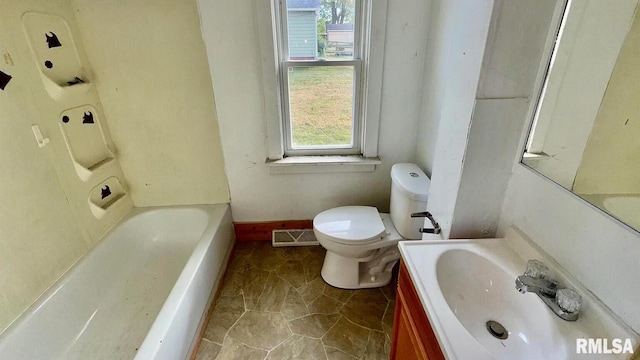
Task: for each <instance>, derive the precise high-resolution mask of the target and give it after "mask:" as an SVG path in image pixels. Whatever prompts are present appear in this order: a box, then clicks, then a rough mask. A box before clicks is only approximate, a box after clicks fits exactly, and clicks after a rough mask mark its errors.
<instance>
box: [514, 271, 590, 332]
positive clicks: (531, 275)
mask: <svg viewBox="0 0 640 360" xmlns="http://www.w3.org/2000/svg"><path fill="white" fill-rule="evenodd" d="M548 274H549V268H548V267H547V266H546V265H545V264H544V263H542V262H541V261H539V260H529V261H527V269H526V270H525V272H524V274H523V275H520V276H518V277H517V278H516V289H518V291H520V292H521V293H522V294H524V293H527V292H532V293H534V294H536V295H538V297H539V298H540V299H542V301H543V302H544V303H545V304H546V305H547V306H548V307H549V308H550V309H551V311H553V313H554V314H556V315H557V316H558V317H560V318H561V319H564V320H567V321H576V320H578V314H579V313H580V306H581V305H582V298H581V297H580V295H578V293H577V292H575V291H573V290H571V289H567V288H559V287H558V281H556V280H554V279H550V278H548Z"/></svg>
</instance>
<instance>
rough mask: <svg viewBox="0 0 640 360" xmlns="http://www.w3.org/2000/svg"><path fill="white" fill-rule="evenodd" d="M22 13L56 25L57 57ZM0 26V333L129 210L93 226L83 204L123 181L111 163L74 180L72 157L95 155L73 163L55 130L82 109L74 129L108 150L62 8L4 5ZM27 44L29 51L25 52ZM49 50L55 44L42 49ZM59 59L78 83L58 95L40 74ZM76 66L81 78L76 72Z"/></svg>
mask: <svg viewBox="0 0 640 360" xmlns="http://www.w3.org/2000/svg"><path fill="white" fill-rule="evenodd" d="M28 11H32V12H33V11H37V12H38V14H33V13H32V14H29V16H36V17H40V16H42V15H41V14H42V13H47V14H55V15H59V16H61V18H56V19H57V20H56V21H57V22H54V23H52V24H54V25H55V26H56V27H58V26H60V30H61V31H58V30H56V31H58V34H57V36H59V37H60V38H59V39H58V41H59V42H60V43H61V44H62V45H61V47H58V46H53V47H52V48H49V47H47V43H46V41H47V37H45V33H42V34H37V33H33V31H36V32H38V31H40V30H41V29H36V28H37V27H38V26H40V25H42V24H43V23H45V22H44V20H42V21H40V20H38V21H35V22H34V23H28V22H29V19H28V16H26V15H25V16H23V14H25V12H28ZM45 17H47V16H46V15H45ZM61 19H62V20H61ZM0 20H1V21H0V30H1V31H0V52H1V53H2V58H1V59H2V60H1V61H0V70H2V71H6V72H7V73H10V74H11V76H12V79H11V82H10V83H9V84H7V86H6V87H5V89H4V91H2V93H1V95H2V96H1V97H0V109H2V114H3V120H2V122H1V123H0V128H1V131H0V143H2V144H3V145H2V151H1V152H0V174H2V181H0V202H1V203H2V204H3V206H2V208H0V233H2V237H1V238H0V288H1V289H2V293H1V294H0V333H1V332H2V331H3V330H4V329H5V328H6V327H7V326H8V325H9V324H11V323H12V322H13V321H14V320H15V319H16V318H17V317H18V316H19V315H20V314H21V313H23V312H24V311H25V310H26V309H27V308H28V307H29V306H30V305H31V304H32V303H33V302H34V301H36V299H37V298H38V297H39V296H40V295H42V294H43V293H44V292H45V291H46V290H47V288H49V287H50V286H51V285H52V284H53V283H54V282H55V281H56V280H57V279H58V278H59V277H60V276H61V275H62V274H63V273H64V272H65V271H67V270H68V269H69V268H70V267H71V266H72V265H73V264H74V263H75V262H76V261H78V259H80V258H81V257H82V256H84V255H85V254H87V253H88V252H89V250H90V249H91V248H93V247H94V246H95V244H96V243H97V242H98V240H99V239H100V238H102V236H103V235H104V234H105V233H106V232H107V231H108V230H109V229H110V228H111V227H113V226H114V225H115V224H116V223H117V222H118V221H119V220H120V219H121V218H122V217H123V216H124V215H125V214H126V213H127V212H128V211H129V210H130V209H131V208H132V207H133V204H132V202H131V198H130V197H129V196H125V197H123V198H121V199H120V200H119V201H118V202H117V203H114V205H113V206H112V207H110V211H109V212H108V213H106V214H103V216H102V217H101V218H100V219H98V218H96V217H95V216H94V214H93V213H92V212H91V211H90V208H89V197H90V195H93V194H94V193H95V192H96V191H98V192H99V191H100V188H98V189H95V187H97V186H99V185H100V184H101V183H102V182H103V181H105V180H106V179H108V178H111V177H115V178H117V179H120V181H124V175H123V173H122V170H121V169H120V165H119V163H118V161H117V159H114V160H111V161H107V162H105V163H99V164H95V165H96V166H93V167H92V168H91V169H88V170H85V172H84V175H86V176H80V173H79V172H78V171H77V168H76V167H74V163H73V161H72V155H73V156H75V158H76V160H77V159H79V158H80V157H82V156H84V155H87V153H90V152H92V151H93V150H95V147H93V145H95V144H91V143H84V144H82V145H87V146H88V147H87V148H83V151H82V152H76V153H74V154H71V153H70V150H69V149H68V147H67V145H66V142H65V137H64V135H63V131H62V130H63V129H68V126H67V125H69V126H77V125H78V123H77V122H78V121H81V120H82V119H79V118H74V119H70V121H71V122H72V123H71V124H69V123H65V122H64V118H63V117H62V116H61V114H62V113H63V112H65V111H66V110H68V109H72V108H76V107H79V106H85V105H90V106H91V109H92V110H91V111H92V112H93V113H94V115H95V117H94V119H93V124H84V125H83V124H80V126H85V129H94V130H95V129H97V128H96V126H98V125H97V123H98V121H100V126H101V130H102V131H101V133H102V134H99V137H100V140H101V141H103V140H102V138H101V137H102V136H104V144H101V146H105V148H103V149H107V150H109V149H113V146H112V145H113V144H112V142H111V140H110V136H109V127H108V124H107V123H106V121H104V116H103V111H102V107H101V103H100V99H99V97H98V93H97V91H96V89H95V86H93V84H92V80H93V76H92V75H93V73H92V70H93V69H92V68H91V66H90V64H89V62H88V60H87V57H86V55H85V52H84V47H83V43H82V38H81V36H80V33H79V30H78V26H77V23H76V21H75V17H74V11H73V9H72V7H71V4H70V3H69V2H68V1H62V0H60V1H57V0H56V1H48V2H42V1H19V2H15V1H12V2H3V3H2V4H1V5H0ZM47 21H48V20H47ZM56 24H57V25H56ZM54 25H52V26H54ZM67 26H68V30H67V29H66V27H67ZM28 36H29V38H31V39H32V42H34V43H33V44H30V43H29V40H28V39H29V38H28ZM43 45H44V46H43ZM48 45H55V44H53V43H52V42H49V43H48ZM36 46H39V49H44V53H38V52H37V51H35V49H36ZM32 47H33V49H34V51H32ZM61 52H62V53H61ZM65 54H67V55H69V54H70V58H75V61H78V63H76V64H75V65H73V66H71V68H69V69H71V70H70V71H72V72H73V73H76V71H77V72H78V75H80V74H82V75H81V76H83V77H84V79H82V81H84V83H80V84H77V85H74V86H68V84H65V83H64V82H63V83H62V84H61V85H57V84H55V83H54V82H53V81H52V80H51V78H50V77H49V76H53V78H54V80H55V75H52V74H54V73H46V74H45V73H44V72H45V71H47V70H49V65H50V66H52V67H53V69H54V70H55V71H58V70H60V69H61V68H62V69H64V66H65V63H66V61H65V59H66V58H67V57H66V55H65ZM76 54H77V57H76ZM41 56H47V57H46V58H41ZM48 56H51V57H48ZM43 59H44V60H45V61H44V62H43ZM78 64H80V65H81V67H82V69H78ZM41 72H43V73H42V75H41ZM55 74H60V73H57V72H56V73H55ZM69 80H72V78H71V79H69ZM74 122H75V123H74ZM33 125H37V130H39V132H40V134H41V135H42V138H41V139H40V143H38V141H37V139H36V138H34V132H32V126H33ZM66 135H70V134H69V133H67V134H66ZM45 138H46V139H48V140H49V141H48V142H47V141H45V140H44V139H45ZM80 140H82V139H80ZM72 142H73V141H72ZM74 144H78V143H74ZM98 145H100V144H98ZM72 149H73V150H77V148H72ZM85 151H86V152H85ZM109 151H110V150H109ZM97 160H100V159H97ZM87 164H88V165H94V164H92V163H87ZM107 199H108V197H107V198H105V199H104V200H105V201H108V200H107ZM103 205H104V204H103Z"/></svg>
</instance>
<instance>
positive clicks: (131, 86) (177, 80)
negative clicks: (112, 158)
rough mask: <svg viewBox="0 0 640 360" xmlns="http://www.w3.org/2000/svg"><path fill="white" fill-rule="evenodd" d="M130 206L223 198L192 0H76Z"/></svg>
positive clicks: (217, 146)
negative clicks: (115, 0) (131, 203)
mask: <svg viewBox="0 0 640 360" xmlns="http://www.w3.org/2000/svg"><path fill="white" fill-rule="evenodd" d="M73 5H74V9H75V13H76V17H77V19H78V22H79V26H80V31H81V33H82V37H83V40H84V43H85V47H86V51H87V55H88V58H89V62H90V63H91V65H92V67H93V69H94V72H95V82H96V84H97V87H98V91H99V93H100V98H101V100H102V103H103V106H104V112H105V115H106V118H107V121H108V123H109V126H110V129H111V134H112V137H113V141H114V143H115V145H116V148H117V150H118V156H119V158H120V162H121V164H122V169H123V170H124V172H125V174H126V177H127V180H128V182H129V187H130V191H131V195H132V197H133V200H134V203H135V204H136V205H137V206H158V205H181V204H207V203H221V202H228V201H229V191H228V187H227V179H226V176H225V172H224V159H223V156H222V149H221V145H220V135H219V130H218V124H217V118H216V104H215V101H214V96H213V91H212V87H211V78H210V76H209V71H208V66H207V58H206V52H205V49H204V44H203V41H202V36H201V32H200V23H199V17H198V9H197V5H196V2H195V1H181V0H161V1H152V0H135V1H120V2H117V3H114V2H110V1H87V0H74V1H73Z"/></svg>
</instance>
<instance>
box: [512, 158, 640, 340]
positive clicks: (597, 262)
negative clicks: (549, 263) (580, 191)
mask: <svg viewBox="0 0 640 360" xmlns="http://www.w3.org/2000/svg"><path fill="white" fill-rule="evenodd" d="M509 226H517V227H518V228H520V229H521V230H522V231H523V232H524V233H525V234H527V235H528V236H529V237H530V238H531V239H533V240H534V241H535V242H536V243H537V244H538V245H539V246H540V247H542V249H544V250H545V251H546V252H547V253H549V255H551V256H552V257H553V258H554V259H555V260H556V261H558V263H560V264H561V265H562V266H563V267H564V268H565V269H566V270H567V271H569V273H571V274H572V275H573V276H575V277H576V278H577V279H578V280H579V281H580V282H581V283H582V284H584V285H585V286H586V287H587V288H589V289H590V290H591V291H592V292H593V293H594V294H595V295H596V296H597V297H598V298H600V300H602V301H603V302H604V303H605V304H606V305H607V306H609V307H610V308H611V310H613V311H614V312H615V313H616V314H617V315H618V316H620V318H622V319H623V320H624V321H625V322H626V323H627V324H629V325H631V326H632V327H633V328H634V330H635V331H640V307H638V299H640V287H638V286H637V284H640V273H639V272H638V261H639V260H638V259H640V234H638V233H637V232H635V231H633V230H630V229H629V228H627V227H626V226H624V225H622V224H620V223H618V222H617V221H616V220H613V219H612V218H611V217H610V216H608V215H605V214H604V213H602V212H601V211H599V210H597V209H596V208H595V207H594V206H592V205H590V204H588V203H587V202H586V201H584V200H581V199H580V198H578V197H577V196H575V195H573V194H571V193H569V192H568V191H567V190H566V189H564V188H561V187H560V186H558V185H556V184H554V183H552V182H550V181H549V180H547V179H546V178H543V177H542V176H540V175H539V174H537V173H534V172H533V171H531V170H529V169H528V168H526V167H524V166H523V165H521V164H515V165H514V168H513V176H512V177H511V182H510V183H509V189H508V190H507V193H506V197H505V202H504V207H503V209H502V217H501V220H500V234H504V230H505V229H506V228H507V227H509Z"/></svg>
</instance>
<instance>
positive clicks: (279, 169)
mask: <svg viewBox="0 0 640 360" xmlns="http://www.w3.org/2000/svg"><path fill="white" fill-rule="evenodd" d="M381 163H382V162H381V161H380V159H379V158H377V157H374V158H365V157H362V156H360V155H346V156H345V155H332V156H290V157H286V158H284V159H281V160H269V159H267V161H266V164H267V166H268V167H269V172H270V173H271V174H313V173H338V172H367V171H368V172H371V171H374V170H375V169H376V165H380V164H381Z"/></svg>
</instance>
